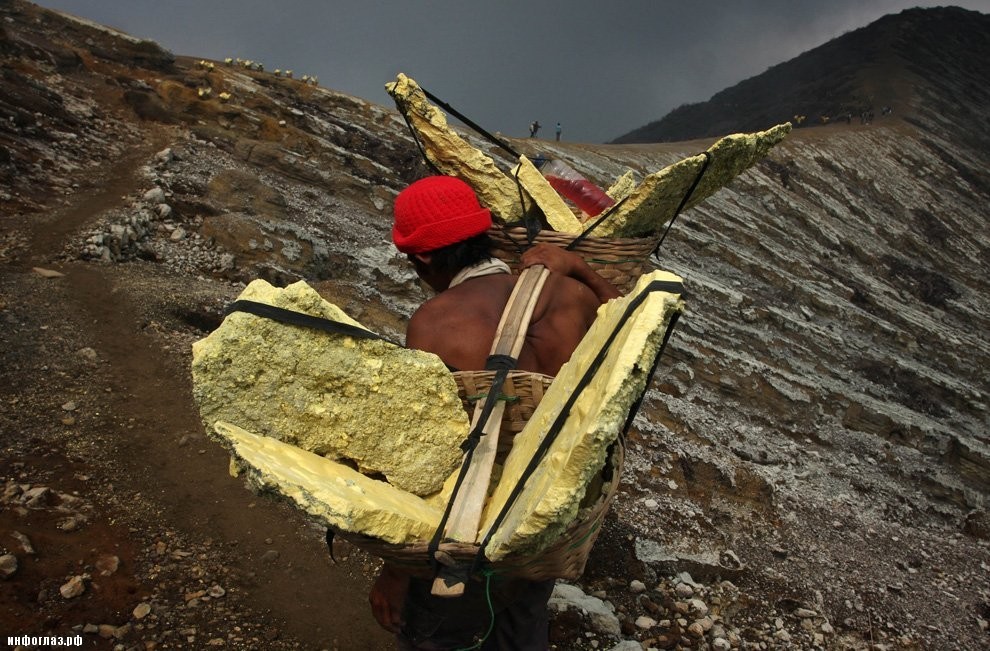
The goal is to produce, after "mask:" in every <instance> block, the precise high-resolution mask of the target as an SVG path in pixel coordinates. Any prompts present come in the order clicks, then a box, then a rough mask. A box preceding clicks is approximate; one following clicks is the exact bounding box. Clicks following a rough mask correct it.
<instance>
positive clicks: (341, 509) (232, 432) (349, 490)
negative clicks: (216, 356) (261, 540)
mask: <svg viewBox="0 0 990 651" xmlns="http://www.w3.org/2000/svg"><path fill="white" fill-rule="evenodd" d="M215 432H216V435H217V436H218V437H219V438H220V440H221V441H222V442H223V444H224V445H225V446H226V447H227V449H228V450H229V451H230V453H231V458H232V462H234V463H232V467H234V466H236V468H237V469H238V470H239V471H240V472H241V474H243V475H244V476H246V478H247V480H248V482H249V483H251V484H252V485H253V486H254V487H255V488H256V489H258V490H259V491H262V492H273V493H277V494H278V495H281V496H282V497H284V498H286V499H289V500H291V501H292V502H293V503H294V504H295V505H296V506H297V507H298V508H300V509H302V510H303V511H305V512H306V513H308V514H309V515H310V516H312V517H313V518H315V519H317V520H319V521H320V522H321V523H323V524H325V525H326V526H328V527H333V528H335V529H342V530H344V531H351V532H358V533H363V534H366V535H369V536H374V537H375V538H380V539H381V540H384V541H385V542H390V543H395V544H403V543H408V542H413V541H417V540H428V539H429V538H430V537H431V536H432V535H433V532H434V531H435V530H436V528H437V525H439V523H440V516H441V515H442V511H440V510H439V509H436V508H434V507H431V506H429V505H428V504H427V503H426V502H425V501H424V500H422V499H421V498H419V497H416V496H415V495H411V494H409V493H407V492H405V491H403V490H399V489H398V488H395V487H394V486H391V485H389V484H387V483H385V482H382V481H376V480H374V479H369V478H368V477H365V476H364V475H362V474H361V473H359V472H355V471H354V470H351V469H350V468H348V467H347V466H344V465H342V464H339V463H336V462H333V461H330V460H329V459H325V458H323V457H321V456H318V455H316V454H313V453H311V452H306V451H305V450H300V449H299V448H297V447H295V446H293V445H289V444H287V443H282V442H281V441H278V440H276V439H273V438H270V437H267V436H258V435H257V434H252V433H251V432H248V431H246V430H243V429H241V428H240V427H237V426H235V425H231V424H229V423H224V422H219V423H217V424H216V428H215Z"/></svg>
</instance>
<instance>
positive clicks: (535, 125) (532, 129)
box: [529, 120, 543, 138]
mask: <svg viewBox="0 0 990 651" xmlns="http://www.w3.org/2000/svg"><path fill="white" fill-rule="evenodd" d="M541 126H543V125H541V124H540V121H539V120H533V121H532V122H530V124H529V137H530V138H535V137H536V132H537V131H539V130H540V127H541Z"/></svg>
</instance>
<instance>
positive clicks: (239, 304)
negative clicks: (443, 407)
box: [224, 299, 399, 346]
mask: <svg viewBox="0 0 990 651" xmlns="http://www.w3.org/2000/svg"><path fill="white" fill-rule="evenodd" d="M232 312H247V313H248V314H253V315H254V316H260V317H264V318H266V319H271V320H273V321H278V322H279V323H287V324H289V325H295V326H301V327H303V328H313V329H315V330H323V331H324V332H329V333H332V334H336V335H344V336H347V337H357V338H359V339H378V340H380V341H384V342H386V343H389V344H392V345H393V346H398V345H399V344H397V343H395V342H393V341H389V340H388V339H386V338H385V337H383V336H381V335H379V334H376V333H374V332H372V331H371V330H365V329H364V328H361V327H358V326H355V325H351V324H350V323H341V322H340V321H333V320H331V319H325V318H323V317H321V316H313V315H312V314H306V313H305V312H296V311H294V310H287V309H285V308H283V307H276V306H274V305H268V304H267V303H259V302H257V301H249V300H246V299H241V300H237V301H234V302H233V303H231V304H230V305H228V306H227V309H226V310H225V311H224V314H225V315H227V314H231V313H232Z"/></svg>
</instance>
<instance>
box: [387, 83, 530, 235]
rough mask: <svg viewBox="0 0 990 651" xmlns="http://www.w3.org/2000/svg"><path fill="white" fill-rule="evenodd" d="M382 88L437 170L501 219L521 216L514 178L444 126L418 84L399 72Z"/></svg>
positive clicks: (516, 218) (510, 219) (443, 119)
mask: <svg viewBox="0 0 990 651" xmlns="http://www.w3.org/2000/svg"><path fill="white" fill-rule="evenodd" d="M385 89H386V90H387V91H388V93H389V95H391V96H392V98H393V99H394V100H395V103H396V105H398V106H401V107H404V111H403V112H404V113H405V114H406V116H407V118H408V119H409V121H410V122H411V124H412V126H413V128H414V129H415V130H416V134H417V136H418V137H419V140H420V142H422V145H423V149H424V151H425V152H426V155H427V157H428V158H429V159H430V162H432V163H433V164H434V165H436V167H437V169H439V170H440V171H441V172H442V173H443V174H446V175H448V176H456V177H457V178H459V179H461V180H462V181H464V182H465V183H467V184H468V185H470V186H471V187H472V188H473V189H474V191H475V192H476V193H477V194H478V199H479V200H480V201H481V203H482V205H484V206H486V207H487V208H490V209H491V210H492V212H494V213H495V215H497V216H498V217H500V218H501V219H502V220H503V221H506V222H514V221H517V220H519V219H520V218H521V217H522V207H521V206H520V203H519V190H518V188H517V187H516V184H515V181H513V180H512V179H511V178H509V177H508V176H507V175H506V174H505V173H504V172H502V170H500V169H499V168H498V167H497V166H496V165H495V161H494V160H492V159H491V158H490V157H488V156H486V155H485V154H484V153H483V152H481V151H480V150H478V149H476V148H474V147H473V146H471V145H470V144H469V143H468V142H467V141H466V140H464V138H462V137H461V136H460V135H458V134H457V133H456V132H455V131H454V130H453V129H451V128H450V127H448V126H447V118H446V116H444V114H443V112H442V111H440V109H438V108H436V107H435V106H433V105H432V104H430V102H429V101H428V100H427V98H426V95H425V94H424V93H423V89H422V88H420V87H419V84H417V83H416V82H415V81H413V80H412V79H410V78H409V77H407V76H406V75H403V74H399V75H398V76H397V77H396V80H395V81H393V82H391V83H388V84H386V85H385Z"/></svg>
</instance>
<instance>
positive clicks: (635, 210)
mask: <svg viewBox="0 0 990 651" xmlns="http://www.w3.org/2000/svg"><path fill="white" fill-rule="evenodd" d="M790 131H791V125H790V123H789V122H788V123H785V124H778V125H777V126H775V127H773V128H772V129H769V130H767V131H759V132H757V133H737V134H733V135H731V136H726V137H724V138H722V139H721V140H719V141H718V142H716V143H715V144H714V145H712V146H711V147H710V148H709V149H708V154H709V155H710V156H711V162H710V163H709V164H708V168H707V169H706V170H705V173H704V176H702V177H701V181H700V183H699V184H698V187H696V188H695V190H694V192H693V193H692V194H691V198H690V199H689V200H688V202H687V204H686V205H685V206H684V208H683V210H687V209H688V208H691V207H692V206H696V205H697V204H699V203H701V202H702V201H704V200H705V199H707V198H708V197H710V196H711V195H713V194H715V192H717V191H718V190H720V189H721V188H723V187H725V186H726V185H727V184H728V183H729V181H731V180H732V179H734V178H735V177H736V176H738V175H739V174H742V173H743V172H744V171H745V170H746V169H748V168H749V167H751V166H752V165H753V164H755V163H756V162H757V161H758V160H760V159H761V158H763V157H764V156H766V154H767V152H768V151H770V148H771V147H773V146H774V145H776V144H777V143H778V142H780V141H781V140H783V139H784V136H786V135H787V134H788V133H790ZM704 161H705V156H704V155H703V154H699V155H697V156H691V157H690V158H685V159H684V160H682V161H680V162H677V163H674V164H673V165H668V166H667V167H665V168H663V169H662V170H660V171H659V172H654V173H653V174H650V175H649V176H647V177H646V178H645V179H643V182H642V183H640V184H639V187H637V188H636V189H635V190H633V191H632V192H631V193H630V194H629V196H628V198H627V199H626V201H625V203H623V204H622V205H621V206H619V207H618V208H617V209H616V210H615V211H614V212H613V213H612V214H611V215H609V216H608V218H606V219H605V221H604V222H602V223H601V224H600V225H599V226H597V227H596V228H595V230H594V231H592V233H593V234H594V235H595V236H596V237H647V236H650V235H654V234H658V233H660V231H661V229H662V228H663V227H664V225H665V224H666V223H667V222H668V221H670V219H671V218H672V217H673V216H674V211H675V210H677V207H678V206H679V205H680V203H681V201H682V200H683V199H684V196H685V195H686V194H687V192H688V190H690V188H691V185H692V184H693V183H694V181H695V179H696V178H697V176H698V173H699V172H700V171H701V168H702V165H703V164H704ZM591 223H593V222H591V221H589V222H588V223H586V224H585V225H586V226H588V225H590V224H591Z"/></svg>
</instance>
